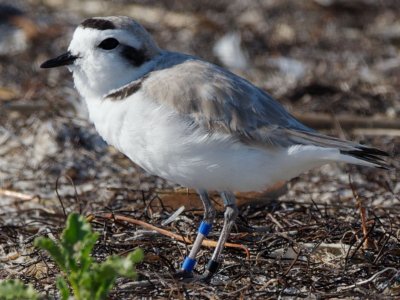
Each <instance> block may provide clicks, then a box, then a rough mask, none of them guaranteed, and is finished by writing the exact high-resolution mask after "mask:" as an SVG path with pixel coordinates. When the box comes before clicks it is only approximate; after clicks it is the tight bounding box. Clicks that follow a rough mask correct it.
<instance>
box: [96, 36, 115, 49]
mask: <svg viewBox="0 0 400 300" xmlns="http://www.w3.org/2000/svg"><path fill="white" fill-rule="evenodd" d="M118 45H119V42H118V41H117V40H116V39H114V38H108V39H105V40H104V41H102V42H101V43H100V44H99V46H98V47H99V48H101V49H104V50H111V49H114V48H116V47H117V46H118Z"/></svg>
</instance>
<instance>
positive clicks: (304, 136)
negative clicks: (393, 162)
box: [289, 130, 390, 170]
mask: <svg viewBox="0 0 400 300" xmlns="http://www.w3.org/2000/svg"><path fill="white" fill-rule="evenodd" d="M289 136H290V140H291V141H292V142H293V143H297V144H303V145H310V144H311V145H314V146H317V147H322V148H325V149H327V150H328V149H332V150H333V149H336V154H335V151H334V152H329V153H331V155H330V156H329V157H328V158H329V160H333V161H341V162H346V163H351V164H356V165H362V166H369V167H375V168H380V169H386V170H387V169H390V167H389V165H388V163H387V162H386V161H385V159H384V157H388V156H389V154H388V153H387V152H385V151H382V150H379V149H376V148H373V147H369V146H365V145H361V144H358V143H354V142H350V141H346V140H341V139H338V138H334V137H330V136H327V135H323V134H320V133H317V132H304V131H297V130H290V131H289Z"/></svg>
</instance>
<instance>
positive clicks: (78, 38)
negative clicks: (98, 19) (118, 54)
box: [68, 26, 144, 55]
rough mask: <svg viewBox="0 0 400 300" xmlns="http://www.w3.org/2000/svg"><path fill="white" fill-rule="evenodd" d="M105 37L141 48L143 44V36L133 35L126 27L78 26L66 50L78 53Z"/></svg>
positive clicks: (96, 44) (93, 46) (97, 43)
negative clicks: (99, 27)
mask: <svg viewBox="0 0 400 300" xmlns="http://www.w3.org/2000/svg"><path fill="white" fill-rule="evenodd" d="M107 38H115V39H117V40H118V41H119V42H120V43H121V44H125V45H129V46H131V47H134V48H141V47H143V44H144V37H140V36H138V35H134V34H133V32H131V31H128V30H126V29H107V30H98V29H93V28H83V27H81V26H79V27H78V28H77V29H76V30H75V32H74V34H73V36H72V41H71V43H70V45H69V47H68V50H70V51H71V53H72V54H75V55H76V54H78V53H76V52H79V51H84V50H88V49H94V48H96V47H97V46H98V45H99V44H100V43H101V42H102V41H103V40H105V39H107Z"/></svg>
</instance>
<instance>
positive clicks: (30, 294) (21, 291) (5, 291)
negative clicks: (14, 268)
mask: <svg viewBox="0 0 400 300" xmlns="http://www.w3.org/2000/svg"><path fill="white" fill-rule="evenodd" d="M0 299H1V300H15V299H20V300H22V299H27V300H28V299H29V300H37V299H39V294H38V293H37V292H36V291H35V290H34V289H33V287H32V285H30V284H29V285H25V284H24V283H23V282H22V281H21V280H15V279H10V280H2V281H0Z"/></svg>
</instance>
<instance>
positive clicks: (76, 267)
mask: <svg viewBox="0 0 400 300" xmlns="http://www.w3.org/2000/svg"><path fill="white" fill-rule="evenodd" d="M97 239H98V234H96V233H93V232H92V228H91V226H90V224H89V223H88V222H86V219H85V218H84V217H83V216H80V215H78V214H76V213H72V214H70V215H69V216H68V219H67V225H66V228H65V230H64V231H63V233H62V236H61V246H62V249H63V251H64V253H65V257H66V258H67V263H68V266H67V268H69V269H70V270H71V271H76V272H85V271H86V270H87V269H88V268H89V266H90V264H91V263H92V258H91V256H90V253H91V252H92V250H93V247H94V245H95V244H96V241H97Z"/></svg>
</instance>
